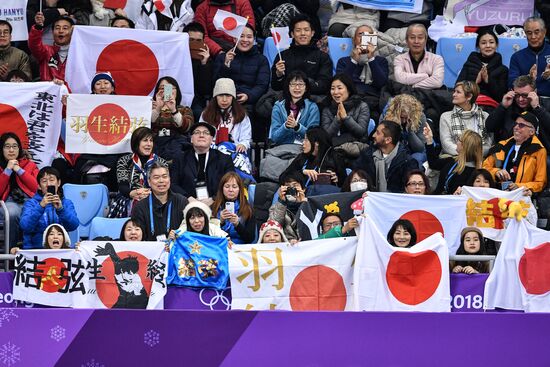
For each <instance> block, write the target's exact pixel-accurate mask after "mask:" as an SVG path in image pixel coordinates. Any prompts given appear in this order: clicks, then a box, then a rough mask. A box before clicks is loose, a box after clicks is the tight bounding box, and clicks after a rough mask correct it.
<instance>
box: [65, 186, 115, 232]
mask: <svg viewBox="0 0 550 367" xmlns="http://www.w3.org/2000/svg"><path fill="white" fill-rule="evenodd" d="M63 195H64V196H65V197H66V198H67V199H69V200H71V201H72V202H73V204H74V208H75V210H76V214H77V215H78V220H79V222H80V225H79V226H78V231H79V235H80V237H83V238H87V237H88V236H89V234H90V226H91V224H92V220H93V219H94V218H95V217H103V216H105V209H106V208H107V205H108V202H109V191H108V189H107V186H105V185H103V184H92V185H74V184H65V185H63Z"/></svg>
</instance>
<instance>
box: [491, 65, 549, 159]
mask: <svg viewBox="0 0 550 367" xmlns="http://www.w3.org/2000/svg"><path fill="white" fill-rule="evenodd" d="M524 111H529V112H531V113H532V114H534V115H535V116H536V117H537V119H538V120H539V131H538V134H537V136H538V137H539V139H540V141H541V142H542V144H543V145H544V147H545V148H546V149H547V150H548V149H549V148H550V135H549V132H550V112H548V110H547V109H546V108H545V107H544V106H542V105H541V104H540V98H539V95H538V93H537V89H536V86H535V82H534V80H533V79H532V78H531V77H530V76H528V75H522V76H519V77H518V78H517V79H516V80H514V83H513V87H512V90H511V91H509V92H508V93H506V94H505V95H504V97H502V102H501V103H500V105H498V107H497V108H496V109H495V110H494V111H493V112H491V113H490V114H489V116H488V117H487V120H485V128H486V129H487V132H488V133H494V134H495V141H500V140H505V139H508V138H510V137H511V136H512V135H513V134H514V122H515V119H516V116H518V115H519V114H520V113H522V112H524Z"/></svg>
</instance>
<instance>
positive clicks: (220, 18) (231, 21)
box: [214, 9, 248, 40]
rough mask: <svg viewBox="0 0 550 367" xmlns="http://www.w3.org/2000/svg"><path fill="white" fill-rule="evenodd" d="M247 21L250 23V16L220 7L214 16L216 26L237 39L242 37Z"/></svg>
mask: <svg viewBox="0 0 550 367" xmlns="http://www.w3.org/2000/svg"><path fill="white" fill-rule="evenodd" d="M246 23H248V18H244V17H241V16H238V15H236V14H233V13H230V12H228V11H225V10H221V9H218V11H217V12H216V15H215V16H214V27H216V29H217V30H218V31H223V32H225V33H226V34H228V35H230V36H231V37H233V38H236V39H237V40H238V39H239V38H240V37H241V33H243V30H244V27H245V26H246Z"/></svg>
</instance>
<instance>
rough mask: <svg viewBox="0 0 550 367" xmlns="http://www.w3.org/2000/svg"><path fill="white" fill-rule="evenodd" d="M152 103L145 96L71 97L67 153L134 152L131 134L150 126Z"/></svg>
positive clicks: (68, 107) (68, 109) (68, 110)
mask: <svg viewBox="0 0 550 367" xmlns="http://www.w3.org/2000/svg"><path fill="white" fill-rule="evenodd" d="M151 109H152V105H151V99H150V98H149V97H144V96H119V95H105V94H70V95H69V97H68V98H67V120H66V121H67V126H66V130H65V132H66V133H65V147H66V151H67V152H68V153H92V154H116V153H127V152H130V151H131V148H130V138H131V136H132V132H134V130H135V129H137V128H138V127H141V126H146V127H150V126H151Z"/></svg>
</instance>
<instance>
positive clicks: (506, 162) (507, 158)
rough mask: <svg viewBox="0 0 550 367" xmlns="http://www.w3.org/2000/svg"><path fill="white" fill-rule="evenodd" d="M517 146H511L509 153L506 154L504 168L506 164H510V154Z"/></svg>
mask: <svg viewBox="0 0 550 367" xmlns="http://www.w3.org/2000/svg"><path fill="white" fill-rule="evenodd" d="M515 150H516V149H515V147H514V146H512V148H510V150H509V151H508V154H507V155H506V159H505V160H504V166H503V167H502V169H504V170H505V169H506V166H507V165H508V160H509V159H510V156H511V155H512V152H513V151H515Z"/></svg>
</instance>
